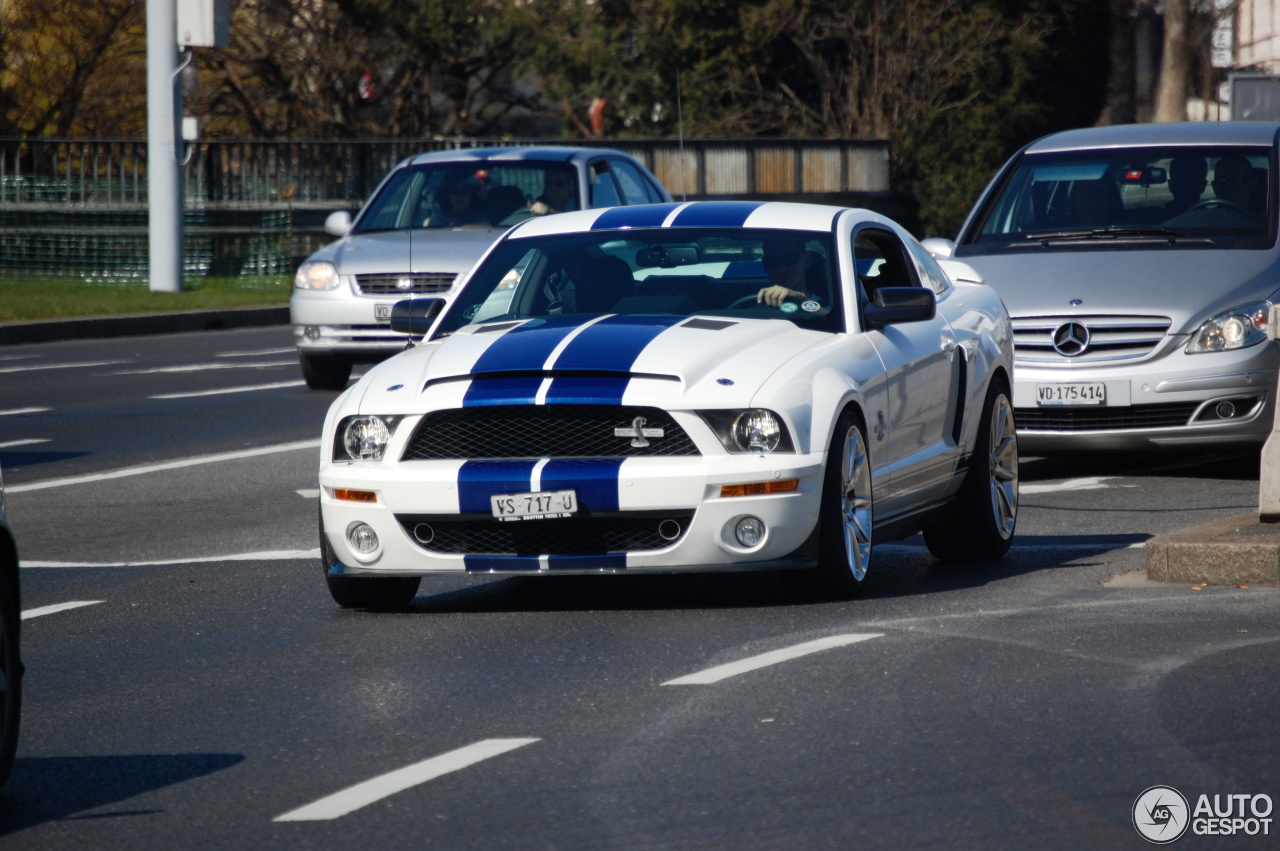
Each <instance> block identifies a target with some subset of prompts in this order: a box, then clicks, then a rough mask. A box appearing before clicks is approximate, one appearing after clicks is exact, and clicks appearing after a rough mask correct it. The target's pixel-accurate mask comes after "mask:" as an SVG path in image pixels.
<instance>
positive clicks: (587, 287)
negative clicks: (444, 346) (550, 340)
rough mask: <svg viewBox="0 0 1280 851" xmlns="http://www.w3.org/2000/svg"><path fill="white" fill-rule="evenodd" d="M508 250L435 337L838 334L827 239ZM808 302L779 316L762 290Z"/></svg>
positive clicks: (688, 233) (677, 235)
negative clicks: (484, 330) (606, 321)
mask: <svg viewBox="0 0 1280 851" xmlns="http://www.w3.org/2000/svg"><path fill="white" fill-rule="evenodd" d="M518 235H519V233H518V231H517V233H516V234H515V235H514V236H513V237H511V238H508V239H506V240H504V241H502V242H500V243H499V244H498V245H497V246H496V247H495V248H494V249H493V251H492V253H490V254H489V256H488V257H486V258H485V259H484V260H483V261H481V263H480V265H479V266H478V267H477V268H476V269H475V271H474V272H473V273H472V274H471V276H470V278H469V279H468V281H467V284H466V286H464V287H463V289H462V291H461V292H460V293H458V295H457V296H456V297H455V298H454V300H453V302H452V304H450V305H449V308H448V312H447V313H446V314H445V315H444V317H443V318H442V319H441V320H440V323H439V324H438V325H437V326H436V329H435V332H434V336H437V337H439V336H446V335H448V334H451V333H453V332H454V331H456V330H458V329H459V328H461V327H463V326H465V325H480V324H485V323H503V322H514V321H525V320H554V321H560V320H559V319H558V317H562V316H565V317H571V316H581V317H584V318H585V317H588V316H591V315H600V314H619V315H623V316H668V317H669V316H691V315H695V314H696V315H698V316H715V317H723V318H735V319H772V320H788V321H791V322H793V323H795V324H796V325H799V326H800V327H802V328H809V329H812V330H816V331H831V332H838V331H840V330H842V328H841V324H842V323H841V319H840V317H841V311H840V308H839V304H840V288H839V284H838V278H837V277H836V276H835V274H834V265H833V262H832V261H833V257H834V251H833V245H832V240H831V235H830V234H829V233H817V232H808V231H777V230H763V229H750V228H734V229H725V228H678V229H675V228H672V229H666V228H653V229H634V230H628V231H592V232H589V233H575V234H564V235H555V236H552V235H548V236H536V237H528V238H525V239H520V238H518ZM780 280H785V281H786V286H787V288H788V289H790V290H793V291H794V292H797V293H800V295H799V296H797V297H791V298H789V299H788V300H786V301H784V302H782V303H781V304H780V306H777V307H772V306H770V305H768V304H762V303H761V302H760V301H759V300H758V296H759V293H760V291H761V290H762V289H764V288H767V287H770V286H773V285H774V284H776V283H778V281H780Z"/></svg>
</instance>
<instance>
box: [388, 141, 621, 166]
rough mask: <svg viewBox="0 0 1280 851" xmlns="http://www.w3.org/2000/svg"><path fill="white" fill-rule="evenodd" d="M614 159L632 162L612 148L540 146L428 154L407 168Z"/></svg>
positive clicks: (416, 159) (409, 161)
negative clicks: (494, 162) (428, 164)
mask: <svg viewBox="0 0 1280 851" xmlns="http://www.w3.org/2000/svg"><path fill="white" fill-rule="evenodd" d="M600 155H606V156H614V157H626V158H627V159H631V157H629V156H628V155H627V154H624V153H623V152H622V151H616V150H614V149H612V148H594V147H593V148H574V147H570V146H568V145H539V146H532V147H531V146H522V147H511V148H459V149H457V150H453V151H430V152H427V153H422V154H417V155H415V156H412V157H409V159H407V160H406V161H405V163H406V164H411V165H420V164H425V163H441V162H457V163H471V162H479V161H482V160H483V161H507V162H518V161H521V160H531V161H535V162H538V161H540V162H557V163H567V162H574V161H577V160H585V159H587V158H589V157H594V156H600Z"/></svg>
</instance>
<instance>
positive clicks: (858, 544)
mask: <svg viewBox="0 0 1280 851" xmlns="http://www.w3.org/2000/svg"><path fill="white" fill-rule="evenodd" d="M872 519H873V516H872V495H871V456H870V454H869V452H868V449H867V439H866V427H865V426H864V425H863V422H862V418H861V417H859V416H858V413H857V411H856V410H854V409H852V408H848V409H846V410H845V411H844V413H842V414H841V415H840V419H838V420H837V421H836V427H835V430H834V433H833V434H832V436H831V447H830V449H829V450H828V451H827V469H826V473H825V475H824V476H823V480H822V507H821V508H820V509H819V517H818V523H819V527H818V567H817V568H816V570H815V578H816V579H817V580H818V585H819V589H818V590H819V591H820V592H822V593H823V594H824V596H828V597H832V598H835V599H840V600H847V599H850V598H853V597H856V596H857V595H858V594H860V593H861V592H862V589H863V587H864V586H865V584H866V577H867V572H868V570H869V568H870V565H871V546H872V540H871V539H872Z"/></svg>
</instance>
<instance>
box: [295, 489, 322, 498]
mask: <svg viewBox="0 0 1280 851" xmlns="http://www.w3.org/2000/svg"><path fill="white" fill-rule="evenodd" d="M294 493H296V494H297V495H298V496H300V497H302V498H303V499H319V498H320V488H302V489H301V490H296V491H294Z"/></svg>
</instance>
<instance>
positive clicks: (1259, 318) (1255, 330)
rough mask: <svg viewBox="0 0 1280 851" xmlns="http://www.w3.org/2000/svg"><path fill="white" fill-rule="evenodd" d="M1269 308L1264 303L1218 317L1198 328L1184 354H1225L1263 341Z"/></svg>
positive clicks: (1265, 334)
mask: <svg viewBox="0 0 1280 851" xmlns="http://www.w3.org/2000/svg"><path fill="white" fill-rule="evenodd" d="M1270 311H1271V305H1270V304H1269V303H1267V302H1265V301H1255V302H1253V303H1252V304H1242V305H1240V306H1239V307H1237V308H1235V309H1234V310H1228V311H1227V312H1226V313H1219V314H1218V315H1217V316H1215V317H1213V318H1212V319H1210V320H1209V321H1208V322H1206V323H1204V324H1203V325H1201V326H1200V329H1199V330H1198V331H1196V333H1195V334H1194V335H1192V337H1191V342H1190V343H1189V344H1188V345H1187V354H1189V355H1199V354H1204V353H1205V352H1228V351H1231V350H1232V349H1244V348H1247V347H1249V346H1256V345H1257V344H1258V343H1261V342H1262V341H1263V340H1265V339H1267V316H1268V315H1269V314H1270Z"/></svg>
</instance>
